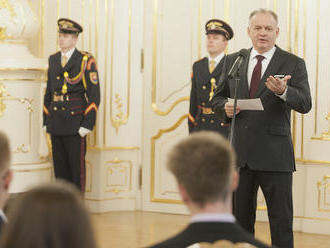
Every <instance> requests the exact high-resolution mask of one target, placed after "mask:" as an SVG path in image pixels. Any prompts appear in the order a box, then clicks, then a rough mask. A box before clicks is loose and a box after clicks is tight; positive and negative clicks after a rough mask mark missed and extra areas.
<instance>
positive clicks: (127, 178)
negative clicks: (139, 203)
mask: <svg viewBox="0 0 330 248" xmlns="http://www.w3.org/2000/svg"><path fill="white" fill-rule="evenodd" d="M106 167H107V173H106V175H105V176H106V182H107V183H106V190H105V192H112V193H115V194H116V195H117V194H119V193H121V192H131V191H132V176H133V175H132V171H133V163H132V161H131V160H120V159H118V158H117V157H116V158H115V159H114V160H110V161H106ZM118 172H119V173H118ZM119 174H122V175H124V182H123V183H111V182H109V176H111V177H114V175H115V176H116V177H118V175H119ZM110 180H111V179H110Z"/></svg>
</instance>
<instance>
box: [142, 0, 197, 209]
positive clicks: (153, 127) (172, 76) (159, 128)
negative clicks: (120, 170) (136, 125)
mask: <svg viewBox="0 0 330 248" xmlns="http://www.w3.org/2000/svg"><path fill="white" fill-rule="evenodd" d="M199 4H200V1H192V0H180V1H175V0H166V1H162V0H146V1H145V16H144V18H145V19H144V58H145V59H144V114H143V116H144V117H143V145H142V147H143V180H142V181H143V190H142V192H143V209H144V210H147V211H164V212H172V213H183V212H186V209H185V207H184V206H183V205H182V203H181V201H180V196H179V194H178V191H177V187H176V182H175V180H174V177H173V176H172V175H171V174H170V173H169V172H168V171H167V169H166V158H167V153H168V151H169V149H170V148H171V147H172V146H173V145H174V144H175V143H176V142H177V141H178V140H179V139H181V138H182V137H185V136H187V135H188V127H187V113H188V108H189V94H190V75H191V67H192V63H193V62H194V60H196V59H197V58H198V51H199V47H200V44H199V42H200V40H199V39H198V38H199V36H200V31H201V30H200V29H199V26H200V23H199Z"/></svg>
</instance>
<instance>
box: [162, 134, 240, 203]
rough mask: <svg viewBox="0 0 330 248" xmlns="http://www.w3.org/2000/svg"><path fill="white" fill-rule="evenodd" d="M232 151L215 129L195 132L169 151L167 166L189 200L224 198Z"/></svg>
mask: <svg viewBox="0 0 330 248" xmlns="http://www.w3.org/2000/svg"><path fill="white" fill-rule="evenodd" d="M235 161H236V159H235V154H234V151H233V149H232V148H231V146H230V144H229V142H228V141H227V140H226V139H225V138H223V137H222V136H221V135H219V134H217V133H215V132H209V131H202V132H197V133H194V134H192V135H190V136H189V137H187V138H185V139H183V140H182V141H181V142H179V143H178V144H177V145H176V146H174V147H173V149H172V150H171V152H170V154H169V159H168V168H169V170H170V171H171V172H172V173H173V174H174V176H175V178H176V179H177V181H178V183H179V184H180V185H182V186H183V187H184V188H185V189H186V191H187V193H188V194H189V196H190V197H191V199H192V201H194V202H195V203H197V204H199V205H200V206H201V207H203V206H204V205H205V203H207V202H215V201H218V200H222V201H225V200H226V199H227V196H228V194H229V193H230V182H231V175H232V172H233V169H234V166H235Z"/></svg>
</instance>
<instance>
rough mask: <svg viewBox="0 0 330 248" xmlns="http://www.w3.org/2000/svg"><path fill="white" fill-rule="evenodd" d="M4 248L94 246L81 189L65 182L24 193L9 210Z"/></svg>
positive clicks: (3, 242) (2, 243)
mask: <svg viewBox="0 0 330 248" xmlns="http://www.w3.org/2000/svg"><path fill="white" fill-rule="evenodd" d="M8 219H9V222H8V225H7V228H6V229H5V231H4V233H3V236H2V241H1V243H0V246H1V247H2V248H5V247H6V248H9V247H10V248H24V247H26V248H30V247H31V248H32V247H33V248H45V247H47V248H63V247H70V248H94V247H95V246H96V245H95V240H94V236H93V231H92V227H91V223H90V220H89V216H88V213H87V211H86V209H85V207H84V204H83V200H82V198H81V196H80V193H79V191H78V190H77V189H76V188H75V187H74V186H73V185H71V184H69V183H66V182H62V181H60V182H56V183H52V184H46V185H41V186H39V187H36V188H34V189H32V190H30V191H27V192H26V193H24V194H23V195H22V196H21V197H20V198H19V199H17V201H16V202H14V203H13V207H12V208H11V209H10V213H9V218H8Z"/></svg>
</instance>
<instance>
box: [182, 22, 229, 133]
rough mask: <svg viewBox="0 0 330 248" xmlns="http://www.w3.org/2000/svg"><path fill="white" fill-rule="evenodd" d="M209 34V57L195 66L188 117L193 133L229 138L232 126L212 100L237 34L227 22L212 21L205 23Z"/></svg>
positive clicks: (190, 131)
mask: <svg viewBox="0 0 330 248" xmlns="http://www.w3.org/2000/svg"><path fill="white" fill-rule="evenodd" d="M205 31H206V35H207V39H206V45H207V52H208V54H209V56H208V57H205V58H203V59H201V60H199V61H197V62H195V63H194V65H193V72H192V77H191V92H190V108H189V116H188V117H189V118H188V126H189V133H192V132H195V131H200V130H209V131H216V132H219V133H220V134H222V135H223V136H225V137H227V135H228V125H224V123H223V122H221V120H220V119H219V117H218V116H217V115H215V113H214V112H213V110H212V108H211V107H212V106H211V100H212V97H213V95H214V91H215V89H216V86H217V85H216V82H218V81H219V77H220V74H221V71H222V66H223V61H224V57H225V54H224V51H225V49H226V47H227V45H228V41H229V40H230V39H231V38H233V35H234V32H233V30H232V28H231V27H230V26H229V25H228V24H227V23H225V22H224V21H222V20H218V19H212V20H209V21H208V22H207V23H206V24H205Z"/></svg>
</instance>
